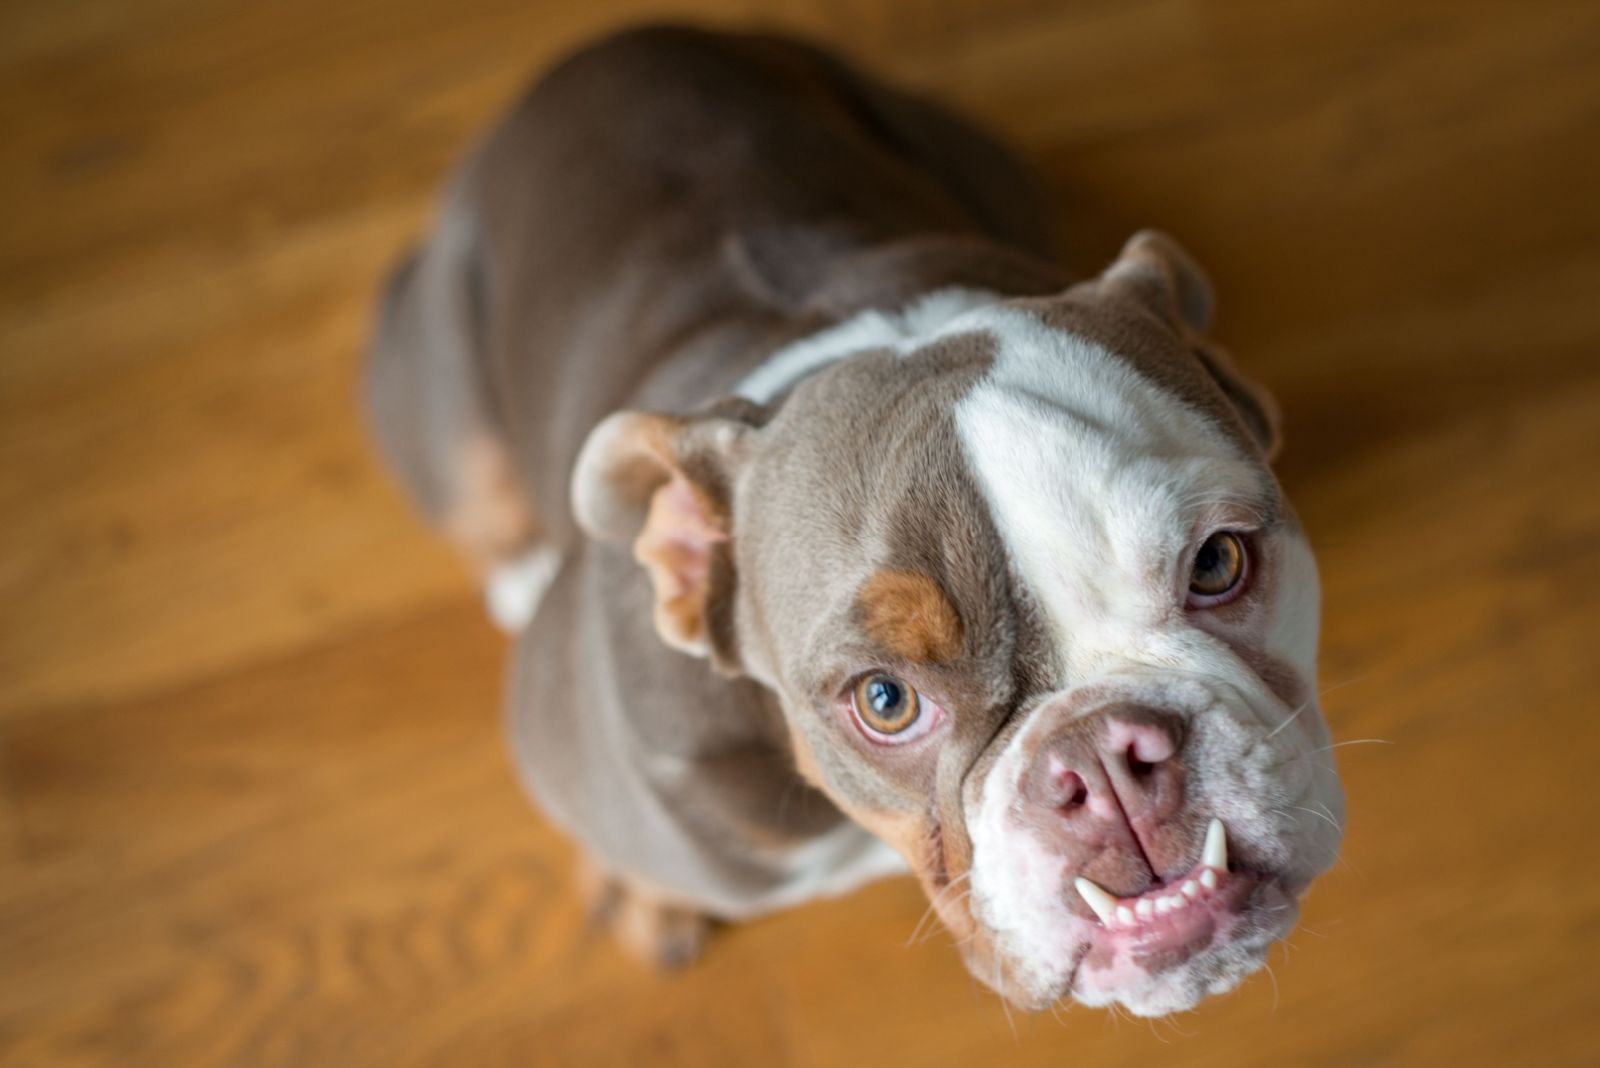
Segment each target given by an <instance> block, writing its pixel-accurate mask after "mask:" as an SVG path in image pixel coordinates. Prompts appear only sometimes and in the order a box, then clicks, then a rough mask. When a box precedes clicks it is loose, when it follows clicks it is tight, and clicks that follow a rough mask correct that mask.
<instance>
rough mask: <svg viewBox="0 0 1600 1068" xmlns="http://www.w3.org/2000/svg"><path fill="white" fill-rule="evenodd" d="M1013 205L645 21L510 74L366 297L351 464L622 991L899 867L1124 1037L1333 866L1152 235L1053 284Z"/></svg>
mask: <svg viewBox="0 0 1600 1068" xmlns="http://www.w3.org/2000/svg"><path fill="white" fill-rule="evenodd" d="M1042 203H1043V201H1042V198H1041V197H1040V196H1039V194H1038V192H1037V191H1036V190H1035V188H1034V186H1033V185H1032V183H1031V181H1030V180H1029V178H1028V177H1027V175H1026V173H1025V172H1024V171H1023V169H1022V168H1021V167H1020V166H1018V165H1017V164H1016V163H1015V162H1014V161H1013V160H1012V159H1011V158H1010V157H1008V156H1007V155H1006V154H1005V153H1004V152H1003V151H1002V150H1000V149H999V148H997V147H996V146H995V145H993V144H992V143H991V142H989V141H988V140H987V139H986V138H984V137H983V136H982V135H980V134H978V133H976V132H975V131H973V130H971V129H970V128H968V127H966V126H965V125H963V124H961V123H960V122H958V121H957V120H955V119H953V118H951V117H950V116H948V115H946V114H945V113H943V112H941V111H939V110H938V109H936V108H933V107H931V106H929V105H928V104H926V103H923V102H921V101H918V100H915V99H912V98H909V97H906V96H904V95H901V94H898V93H896V92H893V91H891V90H888V89H885V88H883V87H881V86H877V85H875V84H873V83H871V82H869V81H867V80H866V79H864V78H862V77H860V76H859V75H857V74H855V73H854V72H852V71H851V70H849V69H848V68H847V67H845V66H843V65H842V64H840V63H839V62H837V61H836V60H834V59H832V58H831V57H829V56H827V55H826V54H825V53H821V52H819V51H816V50H814V49H811V48H809V47H807V46H804V45H801V44H798V43H795V42H790V41H785V40H780V39H774V38H760V37H727V36H720V35H715V34H710V33H705V32H700V31H693V30H683V29H670V28H660V29H648V30H639V31H631V32H629V33H626V34H623V35H620V36H618V37H615V38H612V39H610V40H609V41H607V42H604V43H601V44H599V45H596V46H594V47H592V48H590V49H588V50H586V51H584V52H582V53H580V54H579V55H577V56H575V57H574V58H572V59H570V60H568V61H567V62H566V63H564V64H563V65H561V66H560V67H558V68H557V69H556V70H555V71H553V72H552V73H551V74H550V75H548V76H547V77H546V78H545V79H544V80H543V81H542V82H541V83H540V84H539V85H538V86H537V87H536V88H535V89H534V90H533V92H532V93H531V94H530V95H529V96H528V97H527V98H526V99H525V100H524V101H523V103H522V104H521V105H520V106H519V107H518V108H517V109H516V110H515V111H514V112H513V114H512V115H511V116H510V117H509V118H508V119H507V120H506V121H505V122H503V123H502V124H501V125H500V126H499V127H498V128H497V129H496V130H495V131H494V132H493V133H492V134H491V136H490V137H489V138H488V140H487V141H486V142H485V143H484V144H483V145H482V146H480V148H479V149H478V150H477V151H476V152H475V153H474V155H473V156H472V157H471V159H470V160H469V161H468V163H467V164H466V166H465V167H464V169H463V171H462V173H461V175H460V176H459V177H458V179H457V181H456V182H455V184H454V186H453V187H452V189H451V191H450V193H449V195H448V198H447V202H446V204H445V206H444V209H443V212H442V215H441V218H440V220H439V223H438V227H437V229H436V232H435V233H434V235H433V236H432V237H431V239H430V240H429V241H428V243H427V244H426V245H425V246H424V247H423V248H422V249H421V250H420V251H419V252H418V254H417V255H416V256H415V257H414V258H413V259H412V260H411V261H410V262H409V263H408V264H407V265H406V266H404V267H403V268H402V269H401V270H400V271H399V272H398V273H397V275H396V278H395V280H394V282H393V283H392V285H391V288H390V291H389V294H388V297H387V300H386V302H385V305H384V308H383V311H382V316H381V322H380V326H379V330H378V336H377V340H376V343H375V346H374V352H373V358H372V361H371V367H370V377H369V407H370V410H371V413H372V417H373V423H374V426H375V428H376V431H377V434H378V437H379V439H380V442H381V443H382V445H383V447H384V450H385V452H386V454H387V455H388V457H389V459H390V461H391V463H392V464H393V466H394V467H395V468H396V469H397V470H398V472H399V473H400V475H401V477H402V479H403V480H404V482H405V483H406V485H407V486H408V488H409V489H410V490H411V492H412V493H413V495H414V496H415V497H416V499H417V500H418V502H419V504H420V506H421V507H422V509H423V511H424V512H425V513H426V514H427V516H428V517H429V518H430V519H431V520H432V521H433V522H434V523H436V524H437V525H438V526H439V527H440V528H441V529H442V530H443V531H445V532H446V533H447V534H448V535H449V536H451V537H452V538H453V539H454V540H455V541H456V542H457V543H458V544H459V545H460V546H461V548H462V549H463V551H464V552H465V553H466V554H467V555H468V557H469V558H470V559H472V560H473V561H474V562H475V563H476V564H477V565H478V566H479V567H480V568H481V569H482V571H483V573H484V575H485V577H486V580H487V581H488V583H489V585H490V590H491V602H492V603H494V604H495V605H496V613H497V615H499V616H501V617H502V618H503V619H504V620H506V621H507V622H510V623H512V624H514V625H515V626H517V627H518V628H519V629H518V635H517V639H516V647H515V650H514V653H513V691H512V697H511V702H510V727H511V734H512V737H513V741H514V748H515V752H516V757H517V763H518V766H519V769H520V771H521V772H522V774H523V777H524V779H525V781H526V782H527V784H528V786H529V788H530V790H531V791H532V793H533V794H534V796H535V797H536V799H537V800H538V802H539V804H540V805H541V807H542V808H543V809H544V810H545V811H546V812H547V813H548V814H549V815H550V816H551V817H552V818H554V819H555V820H556V821H558V822H559V823H560V824H561V825H562V826H563V827H564V828H565V829H566V830H568V831H569V832H570V833H571V834H572V835H573V837H574V838H575V839H577V841H578V842H579V843H580V844H581V846H582V848H583V850H584V851H585V853H586V854H587V855H588V856H589V857H590V858H591V860H592V861H593V863H594V865H595V867H596V869H597V871H598V873H599V874H600V879H599V885H602V886H609V887H611V888H612V889H613V890H615V891H618V892H620V893H622V894H623V895H624V896H625V897H626V898H627V900H628V902H629V903H630V904H629V907H628V909H625V910H624V927H626V926H627V925H628V924H629V923H630V922H631V923H632V925H633V928H634V929H635V933H636V934H638V931H639V930H641V929H643V930H644V931H645V932H646V933H645V934H643V935H639V936H638V937H637V938H636V941H642V942H644V943H645V944H646V945H647V946H650V947H651V948H653V949H654V951H655V952H656V953H657V955H659V956H666V957H677V956H681V955H683V954H685V953H688V952H692V950H693V943H694V940H695V939H697V938H698V937H699V933H700V931H701V927H700V926H698V925H697V922H696V921H697V920H698V917H699V916H700V915H701V914H710V915H714V916H719V917H725V918H740V917H746V916H750V915H753V914H756V913H759V912H762V911H765V910H770V909H773V908H778V907H782V906H785V905H789V904H792V903H795V902H798V901H801V900H805V899H807V898H810V897H814V896H817V895H821V894H830V893H838V892H842V891H844V890H847V889H849V888H851V887H853V886H855V885H858V884H859V883H861V882H863V881H865V880H867V879H871V878H875V877H878V876H881V875H884V874H887V873H889V872H892V871H898V870H905V869H906V868H909V869H910V870H911V871H912V872H914V873H915V874H916V876H917V877H918V878H919V879H920V880H921V882H922V883H923V885H924V886H925V888H926V889H927V891H928V892H929V894H930V896H932V897H933V898H934V902H935V905H936V907H937V908H938V911H939V913H940V915H941V917H942V918H943V919H944V921H945V922H946V924H947V925H948V926H950V928H951V929H952V930H953V931H954V932H955V933H956V934H957V936H958V937H959V938H960V939H961V943H962V946H963V950H962V951H963V954H964V955H965V957H966V959H967V962H968V964H969V967H971V968H972V970H973V971H974V974H976V975H978V977H979V978H981V979H983V980H984V981H986V982H988V983H990V984H991V985H994V986H995V987H996V988H997V989H999V990H1000V991H1001V992H1002V993H1003V994H1004V995H1005V996H1007V997H1010V998H1011V999H1012V1000H1014V1001H1017V1002H1018V1003H1019V1004H1024V1005H1030V1006H1043V1005H1048V1004H1050V1003H1052V1002H1053V1001H1055V1000H1057V999H1059V998H1061V997H1065V996H1069V995H1070V996H1073V997H1076V998H1078V999H1079V1000H1082V1001H1085V1002H1088V1003H1091V1004H1104V1003H1109V1002H1120V1003H1122V1004H1125V1005H1127V1006H1128V1007H1130V1008H1131V1009H1133V1010H1134V1011H1136V1012H1163V1011H1170V1010H1172V1009H1176V1008H1181V1007H1185V1006H1187V1005H1189V1004H1192V1003H1193V1002H1194V1001H1195V1000H1197V999H1198V998H1199V997H1201V996H1203V995H1204V994H1206V993H1208V992H1214V991H1218V990H1222V989H1226V988H1227V987H1229V986H1231V985H1233V984H1234V983H1236V982H1237V981H1238V980H1239V978H1241V977H1242V976H1243V975H1245V974H1248V972H1250V971H1252V970H1254V968H1255V967H1257V966H1258V965H1259V963H1260V960H1261V959H1262V956H1263V955H1264V952H1265V948H1266V946H1267V945H1268V944H1270V942H1271V941H1272V940H1273V939H1274V938H1276V937H1278V936H1279V935H1281V934H1282V933H1283V932H1284V931H1286V930H1287V929H1288V928H1289V926H1291V925H1292V923H1293V916H1294V904H1295V901H1296V898H1297V896H1298V894H1299V893H1300V892H1301V891H1303V890H1304V888H1305V886H1306V885H1308V884H1309V883H1310V881H1311V880H1312V878H1314V877H1315V875H1317V874H1318V873H1319V872H1320V871H1322V870H1323V869H1324V868H1326V867H1327V865H1328V864H1329V863H1331V861H1332V859H1333V857H1334V855H1335V853H1336V851H1337V847H1338V836H1339V825H1340V824H1341V823H1342V799H1341V796H1340V794H1339V788H1338V783H1337V779H1336V777H1335V776H1334V774H1333V772H1332V765H1331V761H1328V760H1326V759H1325V758H1319V753H1321V751H1322V747H1324V746H1326V745H1327V732H1326V727H1325V726H1324V724H1323V721H1322V719H1321V716H1320V714H1319V712H1318V710H1317V708H1316V700H1315V649H1316V616H1317V601H1318V594H1317V580H1316V572H1315V566H1314V564H1313V562H1312V559H1311V555H1310V552H1309V549H1308V548H1307V547H1306V543H1305V540H1304V538H1303V536H1302V535H1301V533H1300V531H1299V529H1298V526H1297V524H1296V522H1295V520H1294V516H1293V512H1292V510H1291V509H1290V508H1289V506H1288V504H1287V502H1286V501H1285V500H1284V498H1283V496H1282V494H1281V492H1280V491H1279V489H1278V486H1277V484H1276V481H1275V480H1274V479H1273V477H1272V475H1271V473H1270V470H1269V468H1268V466H1267V463H1266V460H1267V457H1268V455H1269V453H1270V451H1271V449H1272V447H1273V445H1274V442H1275V434H1276V431H1275V416H1274V414H1273V412H1272V410H1271V408H1270V405H1269V404H1268V402H1267V401H1266V400H1265V399H1264V398H1263V397H1262V396H1261V395H1260V394H1259V393H1258V392H1257V391H1256V390H1255V389H1254V387H1252V386H1251V385H1250V384H1248V383H1247V382H1245V381H1244V380H1243V379H1242V378H1240V377H1239V376H1238V375H1237V374H1236V373H1235V372H1234V371H1233V370H1232V368H1231V366H1230V365H1229V364H1228V362H1227V360H1226V357H1225V356H1223V355H1222V354H1221V352H1220V351H1219V350H1217V349H1216V348H1215V347H1214V346H1212V345H1211V344H1210V343H1209V342H1208V341H1206V340H1205V338H1204V331H1205V327H1206V320H1207V318H1208V315H1209V305H1210V300H1209V290H1208V289H1207V287H1206V284H1205V281H1204V278H1203V276H1202V275H1200V273H1199V271H1198V269H1197V268H1195V267H1194V265H1193V264H1192V263H1191V262H1190V261H1189V260H1188V258H1187V257H1186V256H1185V255H1184V254H1183V253H1182V252H1181V251H1180V250H1178V249H1177V248H1176V246H1174V245H1172V244H1171V243H1170V242H1169V241H1167V240H1166V239H1164V238H1161V237H1160V236H1159V235H1150V234H1145V235H1140V236H1138V237H1136V238H1135V239H1134V240H1133V241H1130V243H1129V245H1128V246H1127V248H1125V249H1124V252H1123V255H1122V256H1121V257H1120V258H1119V259H1118V261H1117V262H1116V263H1115V264H1114V265H1113V266H1112V267H1111V268H1109V269H1108V270H1107V272H1106V273H1104V274H1103V275H1101V276H1100V277H1099V278H1097V279H1094V280H1092V281H1090V282H1087V283H1082V284H1080V285H1077V286H1072V287H1069V286H1068V280H1067V279H1066V278H1065V277H1063V276H1062V275H1061V274H1060V273H1059V271H1058V269H1057V268H1056V267H1055V266H1053V265H1052V264H1051V262H1050V259H1049V248H1048V243H1047V242H1046V240H1045V238H1044V236H1043V235H1045V234H1046V233H1047V232H1048V225H1047V223H1046V221H1045V218H1044V212H1043V210H1042V207H1041V205H1042ZM1235 565H1237V566H1235ZM1230 569H1232V570H1230ZM1202 572H1203V574H1202ZM1230 575H1232V576H1233V577H1234V579H1235V580H1236V581H1235V582H1234V584H1233V585H1232V586H1230V587H1229V588H1228V589H1227V590H1223V591H1222V592H1221V593H1212V592H1209V591H1211V589H1212V587H1213V586H1217V587H1218V588H1220V584H1221V579H1223V578H1227V577H1229V576H1230ZM1197 583H1198V584H1199V585H1198V588H1199V589H1201V591H1202V593H1201V594H1199V595H1197V594H1195V592H1194V591H1195V589H1196V588H1197V585H1196V584H1197ZM1197 596H1198V598H1199V599H1198V601H1197ZM535 607H536V608H537V611H534V608H535ZM824 795H825V796H824ZM1313 805H1315V806H1317V807H1318V809H1322V810H1325V811H1326V815H1327V819H1326V821H1325V823H1324V822H1314V823H1310V824H1308V823H1306V822H1305V821H1304V820H1303V819H1300V818H1296V816H1295V813H1296V811H1297V810H1298V811H1301V812H1304V811H1310V810H1311V806H1313ZM1222 827H1225V828H1226V834H1227V837H1228V844H1229V846H1231V853H1230V855H1229V858H1228V859H1227V860H1223V861H1221V862H1220V863H1206V862H1205V861H1206V860H1208V859H1209V860H1211V861H1216V860H1217V858H1216V857H1215V856H1214V855H1213V854H1214V843H1213V842H1212V839H1213V838H1216V837H1217V836H1218V835H1220V834H1222V833H1223V832H1222V831H1221V830H1220V829H1216V830H1214V829H1213V828H1222ZM1203 839H1204V840H1205V841H1206V843H1207V847H1208V848H1206V849H1205V850H1204V856H1202V851H1203V850H1202V846H1201V842H1202V840H1203ZM1197 861H1199V862H1198V863H1197ZM1207 872H1209V873H1210V874H1209V875H1207ZM1083 882H1087V883H1088V884H1090V887H1089V888H1088V889H1080V888H1079V887H1080V884H1081V883H1083ZM1096 889H1098V890H1099V895H1098V896H1097V894H1096ZM630 910H631V911H630ZM1124 914H1125V916H1126V919H1124V918H1123V917H1124ZM630 916H631V917H632V920H631V921H630V920H629V919H628V917H630ZM623 933H624V934H625V935H626V934H627V931H626V930H624V932H623ZM674 933H676V935H677V938H676V940H673V937H672V936H673V935H674ZM663 938H666V939H667V943H665V944H663V942H662V939H663ZM685 940H687V941H685Z"/></svg>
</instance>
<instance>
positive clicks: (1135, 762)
mask: <svg viewBox="0 0 1600 1068" xmlns="http://www.w3.org/2000/svg"><path fill="white" fill-rule="evenodd" d="M1155 770H1156V766H1155V764H1154V763H1152V762H1151V761H1148V760H1140V759H1139V750H1138V747H1137V746H1134V745H1130V746H1128V773H1129V774H1131V775H1132V776H1133V777H1134V778H1136V779H1142V778H1144V777H1145V776H1147V775H1149V774H1150V773H1151V772H1152V771H1155Z"/></svg>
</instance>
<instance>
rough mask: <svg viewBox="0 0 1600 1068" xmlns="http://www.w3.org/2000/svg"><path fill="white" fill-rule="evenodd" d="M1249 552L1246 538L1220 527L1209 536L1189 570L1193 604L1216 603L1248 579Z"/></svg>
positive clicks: (1190, 593)
mask: <svg viewBox="0 0 1600 1068" xmlns="http://www.w3.org/2000/svg"><path fill="white" fill-rule="evenodd" d="M1245 566H1246V555H1245V547H1244V539H1243V538H1241V537H1239V535H1237V534H1230V533H1228V532H1227V531H1225V530H1223V531H1218V532H1217V533H1215V534H1213V535H1211V536H1210V537H1209V538H1207V539H1206V540H1205V542H1204V543H1203V544H1201V546H1200V551H1199V552H1197V553H1195V556H1194V568H1193V570H1191V571H1190V572H1189V601H1190V603H1191V604H1199V605H1212V604H1218V603H1220V602H1221V601H1223V600H1225V599H1226V598H1227V596H1228V595H1229V594H1230V593H1232V592H1233V591H1234V590H1236V589H1238V588H1239V583H1240V582H1241V581H1243V579H1244V573H1245Z"/></svg>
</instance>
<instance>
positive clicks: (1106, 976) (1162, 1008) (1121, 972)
mask: <svg viewBox="0 0 1600 1068" xmlns="http://www.w3.org/2000/svg"><path fill="white" fill-rule="evenodd" d="M1240 881H1241V882H1243V880H1240ZM1298 916H1299V906H1298V903H1297V901H1296V898H1295V895H1294V894H1292V893H1291V892H1289V891H1288V890H1286V889H1285V888H1284V887H1283V885H1282V884H1281V883H1279V882H1277V881H1275V880H1269V879H1265V878H1258V879H1254V880H1252V885H1251V886H1250V888H1249V891H1248V892H1247V893H1241V894H1239V895H1238V896H1237V897H1236V898H1234V899H1233V900H1230V901H1227V902H1225V903H1223V902H1219V907H1218V908H1216V909H1215V910H1214V911H1212V912H1211V913H1210V914H1209V915H1205V914H1204V910H1195V912H1193V913H1190V914H1189V915H1188V916H1187V917H1185V920H1184V922H1183V923H1182V924H1175V925H1172V926H1162V925H1158V926H1156V927H1155V928H1153V929H1149V930H1131V931H1123V930H1117V929H1115V928H1110V927H1104V926H1096V927H1093V928H1091V929H1090V930H1089V931H1088V932H1086V933H1085V935H1084V936H1083V938H1082V940H1081V941H1079V942H1078V944H1077V945H1076V947H1075V948H1074V949H1073V950H1072V951H1071V960H1072V965H1071V967H1070V968H1068V969H1067V971H1066V972H1065V974H1064V975H1060V976H1058V977H1057V979H1056V981H1055V982H1053V983H1043V984H1040V987H1038V988H1035V989H1032V990H1027V989H1022V990H1019V989H1012V990H1010V991H1008V992H1007V996H1008V1000H1010V1001H1012V1002H1014V1003H1015V1004H1017V1005H1018V1006H1019V1007H1021V1008H1024V1009H1027V1010H1035V1011H1037V1010H1042V1009H1047V1008H1049V1007H1050V1006H1051V1005H1053V1004H1055V1003H1057V1002H1059V1001H1061V1000H1063V999H1066V998H1071V999H1072V1000H1073V1001H1076V1002H1078V1003H1080V1004H1082V1005H1086V1006H1089V1007H1091V1008H1104V1007H1106V1006H1110V1005H1119V1006H1121V1007H1122V1008H1124V1009H1126V1010H1127V1011H1128V1012H1130V1013H1132V1014H1133V1015H1135V1016H1164V1015H1167V1014H1169V1013H1174V1012H1184V1011H1186V1010H1189V1009H1192V1008H1194V1007H1195V1006H1196V1005H1197V1004H1199V1003H1200V1002H1201V1001H1203V1000H1204V999H1206V998H1208V997H1212V996H1214V995H1218V994H1226V993H1228V992H1229V991H1230V990H1233V989H1234V988H1235V987H1237V986H1238V985H1239V984H1240V983H1241V982H1243V981H1244V980H1245V979H1247V978H1248V977H1249V976H1251V975H1253V974H1254V973H1255V972H1257V971H1259V970H1260V969H1261V967H1262V966H1263V965H1264V964H1265V963H1266V959H1267V953H1268V951H1269V950H1270V949H1271V947H1272V943H1274V942H1276V941H1277V940H1278V939H1279V938H1282V937H1283V936H1284V935H1286V934H1287V933H1288V932H1289V931H1290V930H1291V929H1293V927H1294V924H1295V922H1296V920H1297V918H1298ZM1198 917H1203V918H1198ZM1021 985H1022V986H1024V987H1026V986H1028V985H1030V984H1027V983H1024V984H1021Z"/></svg>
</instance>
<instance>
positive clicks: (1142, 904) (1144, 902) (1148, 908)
mask: <svg viewBox="0 0 1600 1068" xmlns="http://www.w3.org/2000/svg"><path fill="white" fill-rule="evenodd" d="M1133 911H1135V912H1137V913H1138V914H1139V918H1140V919H1141V920H1148V919H1149V918H1150V916H1151V914H1153V913H1154V912H1155V911H1156V907H1155V905H1154V903H1152V902H1151V900H1150V899H1149V898H1147V897H1141V898H1140V899H1139V903H1138V904H1137V905H1135V906H1133Z"/></svg>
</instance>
